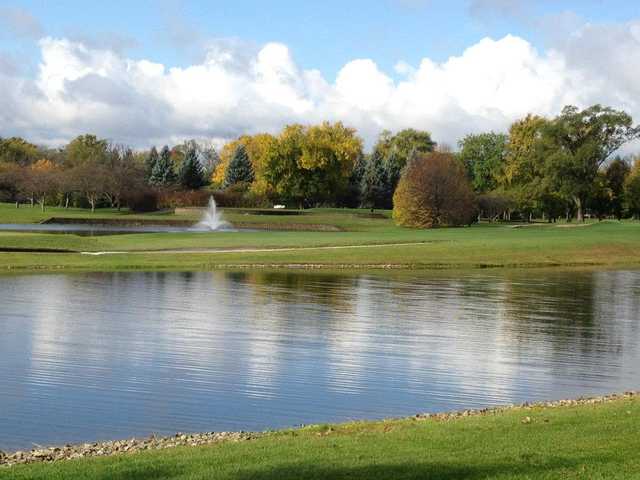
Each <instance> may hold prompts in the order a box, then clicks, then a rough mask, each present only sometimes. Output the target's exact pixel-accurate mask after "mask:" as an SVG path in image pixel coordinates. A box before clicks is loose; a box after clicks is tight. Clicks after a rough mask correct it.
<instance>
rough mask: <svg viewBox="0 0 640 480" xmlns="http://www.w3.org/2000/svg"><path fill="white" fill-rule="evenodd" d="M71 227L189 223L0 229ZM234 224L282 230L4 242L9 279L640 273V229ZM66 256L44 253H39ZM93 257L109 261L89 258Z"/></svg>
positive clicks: (312, 220) (77, 213)
mask: <svg viewBox="0 0 640 480" xmlns="http://www.w3.org/2000/svg"><path fill="white" fill-rule="evenodd" d="M52 215H55V216H57V217H63V218H83V219H87V218H88V219H91V218H120V219H127V220H129V219H141V218H142V219H154V220H155V221H157V222H158V223H162V222H163V221H170V220H173V219H185V218H191V219H192V220H193V222H194V223H195V222H196V221H197V219H198V215H199V214H198V212H197V211H195V212H192V213H190V215H187V216H186V217H185V216H184V215H174V214H172V213H163V214H147V215H130V214H128V213H127V212H116V211H113V210H105V211H97V212H95V213H94V214H91V213H90V212H88V211H86V210H72V211H66V210H64V209H52V211H51V212H45V213H44V214H43V213H42V212H41V211H40V210H39V209H35V208H34V209H32V208H28V207H22V208H20V209H16V208H15V207H14V206H13V205H9V204H0V223H29V222H37V221H42V220H43V219H45V218H49V217H50V216H52ZM224 216H225V219H226V220H227V221H229V222H231V224H233V223H234V222H242V223H243V224H244V225H251V223H260V224H265V222H267V223H269V224H272V225H273V226H274V230H269V231H239V232H212V233H194V232H175V233H168V232H167V233H135V234H119V235H104V236H79V235H73V234H45V233H18V232H0V250H4V251H3V252H0V268H1V269H3V270H47V269H52V270H56V271H58V270H93V271H97V270H119V269H122V270H130V269H156V270H160V269H168V270H180V269H189V270H209V269H214V268H287V267H289V268H350V269H377V268H402V269H441V268H488V267H507V268H509V267H554V266H556V267H557V266H565V267H574V266H578V267H607V266H627V267H628V266H634V265H639V264H640V222H633V221H625V222H617V221H604V222H593V223H586V224H579V223H568V224H546V223H536V224H501V223H493V224H488V223H482V224H476V225H472V226H470V227H459V228H440V229H427V230H421V229H408V228H401V227H398V226H396V225H394V223H393V221H392V220H391V219H390V218H389V212H379V213H378V214H377V215H370V213H369V212H368V211H366V210H349V209H312V210H309V211H304V214H302V215H292V216H279V215H256V214H250V213H246V212H243V211H235V210H226V211H224ZM285 222H286V223H296V224H300V225H305V224H312V225H328V226H333V227H336V228H339V230H340V231H333V232H332V231H326V232H318V231H277V230H275V228H277V226H278V224H280V223H285ZM52 249H53V250H59V251H61V252H63V253H50V252H49V253H38V250H52ZM90 253H93V254H96V253H99V254H101V255H88V254H90Z"/></svg>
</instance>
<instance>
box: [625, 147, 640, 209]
mask: <svg viewBox="0 0 640 480" xmlns="http://www.w3.org/2000/svg"><path fill="white" fill-rule="evenodd" d="M624 193H625V204H626V206H627V209H628V210H629V213H630V214H631V215H633V216H634V217H635V218H640V158H638V159H637V160H636V161H635V164H634V165H633V169H632V170H631V173H630V174H629V175H628V176H627V179H626V180H625V184H624Z"/></svg>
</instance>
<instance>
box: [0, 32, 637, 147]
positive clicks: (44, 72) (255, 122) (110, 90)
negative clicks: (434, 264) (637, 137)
mask: <svg viewBox="0 0 640 480" xmlns="http://www.w3.org/2000/svg"><path fill="white" fill-rule="evenodd" d="M39 45H40V49H41V55H42V59H41V62H40V65H39V68H38V71H37V75H36V78H35V79H33V80H32V79H29V78H26V77H21V76H17V75H16V74H15V72H13V73H12V74H9V73H3V71H4V70H7V69H0V112H2V113H0V135H2V136H6V135H23V136H25V137H27V138H30V139H32V140H34V141H37V142H42V143H49V144H52V143H57V142H60V141H63V140H68V139H70V138H72V137H73V136H75V135H78V134H81V133H85V132H94V133H96V134H98V135H101V136H105V137H108V138H111V139H113V140H115V141H118V142H126V143H129V144H132V145H135V146H146V145H150V144H162V143H165V142H177V141H180V140H182V139H184V138H192V137H195V138H203V137H208V138H211V139H218V140H220V139H228V138H232V137H235V136H238V135H240V134H243V133H255V132H260V131H270V132H276V131H278V130H279V129H280V128H282V127H283V126H284V125H286V124H287V123H292V122H302V123H312V122H320V121H323V120H331V121H335V120H341V121H343V122H345V123H346V124H348V125H351V126H353V127H356V128H357V129H358V130H359V131H360V133H361V134H362V135H363V136H364V137H365V139H366V140H367V143H368V144H369V145H370V144H371V143H372V142H373V140H374V139H375V136H376V135H377V134H378V133H379V132H380V131H381V130H382V129H391V130H398V129H400V128H406V127H415V128H421V129H426V130H429V131H431V132H432V133H433V135H434V137H435V139H436V140H437V141H439V142H443V143H448V144H455V143H456V142H457V140H458V139H459V138H461V137H462V136H463V135H465V134H467V133H470V132H477V131H485V130H492V129H493V130H505V129H506V128H508V125H509V124H510V123H511V122H512V121H513V120H515V119H517V118H519V117H522V116H524V115H526V114H527V113H530V112H531V113H537V114H542V115H555V114H557V113H558V112H559V111H560V110H561V108H562V107H563V106H564V105H565V104H577V105H579V106H587V105H590V104H593V103H598V102H600V103H605V104H608V105H611V106H613V107H616V108H623V109H625V110H627V111H628V112H630V113H631V114H632V115H634V116H635V117H636V118H638V119H640V103H639V101H640V100H639V99H640V82H637V78H636V77H637V75H636V72H638V71H640V48H639V47H640V22H634V23H627V24H612V25H588V24H587V25H584V26H582V27H581V28H579V29H578V30H576V31H575V32H574V33H573V34H572V35H570V36H568V37H565V38H564V40H563V41H562V42H557V44H556V46H555V47H554V48H549V49H547V50H546V51H542V52H541V51H537V50H536V49H535V48H534V47H533V46H532V45H531V44H530V43H529V42H527V41H526V40H524V39H522V38H519V37H515V36H506V37H504V38H502V39H499V40H492V39H489V38H486V39H483V40H481V41H479V42H478V43H476V44H475V45H472V46H470V47H469V48H468V49H466V50H465V51H464V52H462V53H461V54H460V55H459V56H455V57H451V58H450V59H448V60H447V61H445V62H443V63H436V62H434V61H432V60H430V59H428V58H425V59H423V60H422V61H421V62H420V64H418V65H408V64H406V63H405V62H400V63H398V65H397V66H396V68H395V72H394V74H395V75H396V76H399V78H397V77H396V79H394V78H393V77H392V76H391V75H390V74H387V73H385V72H384V71H382V70H381V69H380V68H379V67H378V66H377V65H376V63H375V62H374V61H373V60H370V59H357V60H353V61H351V62H349V63H347V64H346V65H345V66H344V67H343V68H342V69H341V70H340V71H339V73H338V75H337V77H336V79H335V80H328V79H326V78H324V77H323V75H322V74H321V73H320V72H319V71H317V70H303V69H301V68H300V67H299V66H298V65H297V64H296V62H295V61H294V59H293V58H292V56H291V52H290V50H289V49H288V48H287V46H285V45H283V44H279V43H269V44H266V45H264V46H262V47H261V48H258V49H255V51H254V50H253V49H248V48H244V47H243V44H242V43H241V42H237V43H234V42H227V43H225V42H218V43H212V44H210V46H209V48H208V50H207V54H206V55H205V57H204V59H203V60H202V61H201V62H198V63H195V64H193V65H191V66H188V67H185V68H177V67H176V68H168V67H166V66H164V65H161V64H158V63H154V62H151V61H149V60H132V59H129V58H126V56H124V55H123V54H121V53H117V52H114V51H112V50H105V49H98V48H96V47H95V46H93V47H91V46H88V45H86V44H83V43H80V42H77V41H75V42H74V41H70V40H68V39H54V38H45V39H42V40H41V41H40V44H39ZM9 70H10V69H9Z"/></svg>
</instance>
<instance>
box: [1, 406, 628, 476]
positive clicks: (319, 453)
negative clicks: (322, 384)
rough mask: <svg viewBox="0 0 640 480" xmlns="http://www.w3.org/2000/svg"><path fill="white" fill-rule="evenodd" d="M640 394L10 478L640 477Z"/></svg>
mask: <svg viewBox="0 0 640 480" xmlns="http://www.w3.org/2000/svg"><path fill="white" fill-rule="evenodd" d="M638 452H640V401H639V400H638V398H637V397H632V398H624V399H618V400H614V401H612V402H608V403H599V404H581V405H572V406H563V407H553V408H549V407H534V408H529V409H523V408H515V409H509V410H506V411H501V412H497V413H489V414H487V415H481V416H468V417H458V418H454V419H448V420H438V419H437V418H436V419H425V420H419V419H403V420H389V421H381V422H358V423H352V424H344V425H324V426H314V427H308V428H303V429H299V430H289V431H282V432H276V433H273V434H268V435H266V436H263V437H259V438H257V439H254V440H249V441H243V442H238V443H235V442H224V443H220V444H216V445H211V446H205V447H193V448H175V449H169V450H161V451H153V452H144V453H137V454H132V455H121V456H115V457H107V458H91V459H82V460H72V461H64V462H59V463H54V464H32V465H26V466H16V467H12V468H9V469H4V470H3V469H0V478H2V479H16V480H17V479H34V480H36V479H45V478H46V479H60V480H62V479H65V480H72V479H107V478H109V479H150V478H153V479H183V480H187V479H189V480H196V479H211V478H215V479H265V480H266V479H273V480H286V479H298V478H304V479H325V478H331V479H342V478H345V479H346V478H349V479H390V478H393V479H423V478H437V479H451V480H453V479H463V478H464V479H487V478H491V479H524V478H526V479H557V478H590V479H591V478H602V479H636V478H640V454H639V453H638Z"/></svg>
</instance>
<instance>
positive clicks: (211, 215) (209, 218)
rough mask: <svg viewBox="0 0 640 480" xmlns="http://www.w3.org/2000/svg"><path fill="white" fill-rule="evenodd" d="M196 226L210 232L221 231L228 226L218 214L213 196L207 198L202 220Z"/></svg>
mask: <svg viewBox="0 0 640 480" xmlns="http://www.w3.org/2000/svg"><path fill="white" fill-rule="evenodd" d="M196 226H197V227H198V228H203V229H206V230H212V231H214V230H222V229H223V228H225V227H228V226H229V224H228V223H227V222H225V221H224V220H223V219H222V214H221V213H220V212H218V208H217V206H216V201H215V200H214V199H213V196H211V197H210V198H209V205H208V207H207V209H206V210H205V212H204V214H203V215H202V219H201V220H200V222H198V224H197V225H196Z"/></svg>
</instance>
